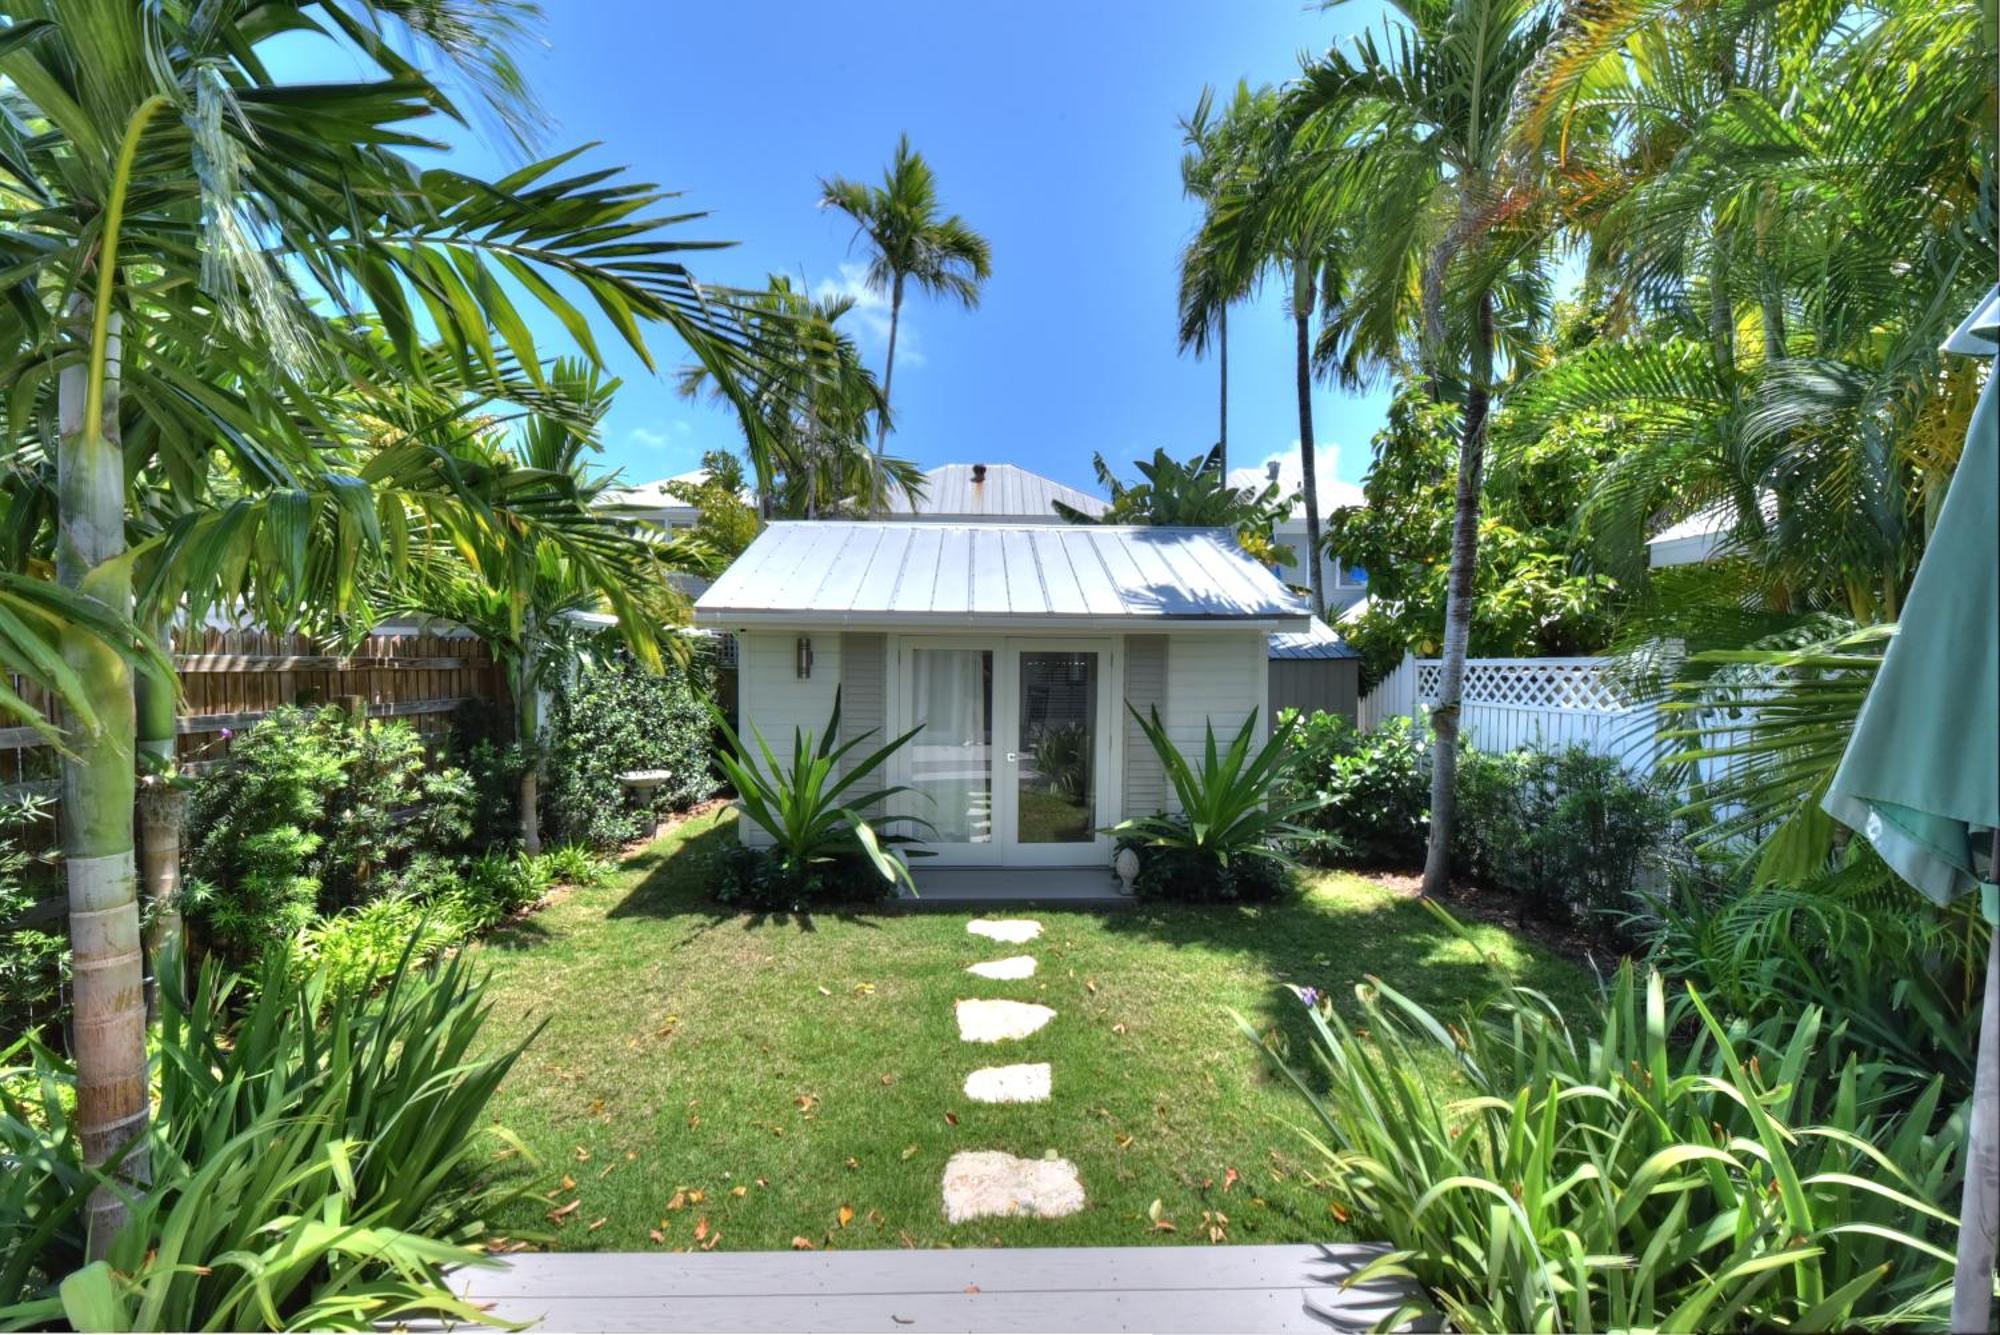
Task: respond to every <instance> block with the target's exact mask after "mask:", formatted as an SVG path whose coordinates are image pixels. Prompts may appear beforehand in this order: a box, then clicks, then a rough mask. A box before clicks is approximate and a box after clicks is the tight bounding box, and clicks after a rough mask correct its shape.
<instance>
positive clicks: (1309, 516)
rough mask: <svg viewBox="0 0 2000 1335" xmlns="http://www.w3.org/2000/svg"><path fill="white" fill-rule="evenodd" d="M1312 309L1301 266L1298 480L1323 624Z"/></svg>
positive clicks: (1310, 582)
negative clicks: (1315, 445) (1302, 498)
mask: <svg viewBox="0 0 2000 1335" xmlns="http://www.w3.org/2000/svg"><path fill="white" fill-rule="evenodd" d="M1312 307H1313V280H1312V270H1311V269H1309V268H1308V267H1307V266H1306V265H1304V264H1302V263H1301V264H1294V265H1293V266H1292V334H1293V341H1294V344H1295V351H1296V352H1297V361H1298V366H1297V368H1296V369H1297V377H1298V390H1299V480H1300V483H1301V484H1302V485H1301V490H1303V491H1304V493H1305V502H1306V551H1305V558H1306V588H1307V589H1308V590H1310V591H1311V595H1312V613H1313V615H1314V616H1316V617H1319V618H1321V619H1322V620H1324V619H1325V617H1326V579H1325V571H1324V570H1323V569H1322V568H1321V563H1320V555H1319V463H1318V460H1316V459H1315V458H1314V457H1313V456H1314V454H1315V453H1316V450H1315V447H1314V445H1313V405H1312V329H1311V324H1312ZM1225 476H1227V475H1226V474H1225Z"/></svg>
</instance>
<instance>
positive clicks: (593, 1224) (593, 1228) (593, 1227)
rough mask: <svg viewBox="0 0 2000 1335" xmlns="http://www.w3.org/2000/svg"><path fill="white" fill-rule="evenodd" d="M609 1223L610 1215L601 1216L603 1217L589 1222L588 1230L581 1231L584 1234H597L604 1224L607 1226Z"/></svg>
mask: <svg viewBox="0 0 2000 1335" xmlns="http://www.w3.org/2000/svg"><path fill="white" fill-rule="evenodd" d="M610 1222H611V1216H610V1215H603V1216H600V1217H599V1218H596V1219H593V1220H591V1221H590V1227H589V1228H586V1229H585V1230H583V1231H584V1232H586V1233H595V1232H597V1230H598V1229H600V1228H603V1227H604V1226H605V1225H606V1224H608V1223H610Z"/></svg>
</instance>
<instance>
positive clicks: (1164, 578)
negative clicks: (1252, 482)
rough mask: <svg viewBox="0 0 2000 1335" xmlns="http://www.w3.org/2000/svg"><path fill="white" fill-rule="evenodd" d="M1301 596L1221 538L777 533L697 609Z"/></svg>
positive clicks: (1017, 619) (1173, 617) (983, 607)
mask: <svg viewBox="0 0 2000 1335" xmlns="http://www.w3.org/2000/svg"><path fill="white" fill-rule="evenodd" d="M1307 615H1308V613H1307V610H1306V605H1305V603H1304V601H1303V600H1301V599H1300V598H1299V597H1298V595H1296V594H1294V593H1292V592H1291V591H1290V590H1289V589H1287V588H1286V587H1285V586H1284V585H1282V584H1280V583H1279V582H1278V578H1277V576H1275V575H1273V574H1272V573H1271V572H1270V571H1269V570H1267V569H1265V568H1264V567H1263V566H1261V565H1259V564H1257V562H1256V561H1254V560H1252V559H1251V558H1250V557H1249V556H1248V555H1247V554H1245V552H1244V551H1243V549H1242V548H1241V547H1239V546H1238V545H1237V544H1236V539H1235V536H1234V535H1233V534H1231V533H1230V532H1229V531H1228V530H1226V529H1206V528H1136V527H1132V528H1128V527H1107V526H1100V525H1092V524H1076V525H1067V524H1065V525H1049V524H961V525H945V524H936V523H924V522H921V521H916V522H912V521H908V520H904V521H900V522H896V521H891V522H885V523H863V522H858V521H847V520H840V521H832V520H829V521H820V522H789V523H777V524H772V525H771V526H770V527H769V528H767V529H765V530H764V531H763V532H762V533H760V534H759V535H758V536H757V540H756V541H755V542H753V543H751V544H750V547H749V549H748V550H747V551H745V552H744V553H743V555H741V556H739V557H737V558H736V560H735V561H734V562H733V563H732V564H731V565H730V567H729V569H727V570H726V571H724V572H723V573H722V577H721V578H720V579H718V580H716V581H715V584H714V586H713V587H712V588H710V589H709V590H708V592H707V593H704V594H703V595H702V596H701V598H700V599H699V600H698V601H697V602H696V603H695V616H696V619H697V620H698V621H700V622H701V623H702V624H704V625H714V626H737V625H744V624H755V623H757V622H784V623H790V624H807V623H818V624H828V623H833V624H842V625H846V624H861V623H868V624H888V625H894V624H927V625H956V626H970V625H979V626H985V625H989V624H991V623H993V622H995V621H1009V622H1013V623H1017V624H1020V623H1042V624H1047V623H1051V622H1055V623H1075V624H1083V623H1091V622H1099V623H1110V622H1119V623H1128V624H1129V623H1131V622H1134V621H1137V622H1142V623H1163V622H1189V621H1193V622H1203V621H1206V622H1216V621H1264V622H1275V623H1280V624H1282V625H1283V627H1284V628H1287V629H1290V628H1292V627H1298V628H1300V629H1303V628H1304V626H1305V622H1306V617H1307Z"/></svg>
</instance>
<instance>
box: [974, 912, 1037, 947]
mask: <svg viewBox="0 0 2000 1335" xmlns="http://www.w3.org/2000/svg"><path fill="white" fill-rule="evenodd" d="M965 930H966V931H968V932H971V933H972V934H973V935H974V936H987V937H991V938H993V939H994V940H995V941H1005V942H1006V943H1007V944H1008V945H1011V946H1018V945H1021V944H1022V943H1024V942H1028V941H1032V940H1034V939H1035V938H1036V937H1038V936H1040V935H1041V934H1042V925H1041V924H1040V923H1038V922H1036V921H1035V920H1034V919H1032V918H974V919H973V920H972V921H971V922H969V923H967V924H965Z"/></svg>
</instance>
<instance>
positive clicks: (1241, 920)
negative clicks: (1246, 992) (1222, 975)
mask: <svg viewBox="0 0 2000 1335" xmlns="http://www.w3.org/2000/svg"><path fill="white" fill-rule="evenodd" d="M1301 879H1302V883H1303V885H1304V887H1305V888H1304V889H1303V890H1302V891H1301V892H1300V893H1298V894H1296V895H1294V896H1292V897H1290V898H1287V899H1284V900H1279V901H1274V902H1271V903H1264V904H1172V903H1146V904H1140V905H1137V906H1135V907H1133V908H1132V909H1130V910H1129V911H1126V912H1123V913H1117V914H1108V915H1106V917H1105V924H1106V927H1107V929H1108V930H1109V931H1111V932H1113V933H1116V934H1119V935H1135V936H1143V937H1146V938H1148V939H1150V940H1152V941H1155V942H1158V943H1160V944H1163V945H1166V946H1168V947H1171V948H1174V949H1183V948H1187V949H1201V950H1206V951H1211V952H1217V951H1219V952H1223V953H1227V954H1234V955H1237V956H1240V957H1243V958H1244V959H1245V960H1246V962H1248V963H1249V964H1251V966H1252V968H1253V970H1254V971H1255V972H1259V973H1263V974H1265V975H1268V977H1269V979H1270V987H1269V988H1268V989H1266V990H1265V991H1264V993H1263V994H1262V996H1261V997H1260V998H1259V999H1258V1000H1257V1002H1256V1003H1255V1005H1254V1007H1253V1008H1250V1009H1244V1010H1243V1011H1242V1014H1243V1017H1244V1019H1246V1020H1248V1021H1249V1022H1250V1023H1251V1024H1252V1025H1253V1026H1254V1027H1255V1028H1257V1029H1258V1030H1259V1031H1260V1032H1263V1033H1269V1032H1271V1031H1272V1030H1274V1029H1275V1030H1276V1031H1277V1032H1278V1033H1280V1034H1282V1035H1283V1040H1284V1042H1285V1044H1286V1045H1288V1046H1289V1048H1290V1051H1291V1053H1292V1054H1293V1058H1294V1064H1295V1065H1297V1064H1298V1060H1297V1059H1299V1058H1302V1057H1303V1056H1304V1054H1305V1050H1306V1049H1305V1046H1304V1045H1305V1044H1306V1042H1307V1040H1308V1037H1309V1034H1310V1026H1309V1024H1308V1022H1307V1020H1306V1016H1305V1011H1304V1007H1303V1006H1302V1005H1301V1003H1300V1002H1299V1000H1298V999H1297V997H1295V996H1294V995H1293V994H1292V993H1291V992H1290V991H1289V990H1287V988H1286V987H1285V984H1292V985H1294V986H1297V987H1311V988H1314V989H1317V990H1318V991H1319V992H1320V993H1321V994H1322V995H1324V996H1328V997H1331V998H1332V1000H1333V1003H1334V1005H1335V1006H1336V1007H1338V1008H1339V1010H1340V1012H1341V1013H1342V1014H1343V1015H1345V1016H1347V1017H1348V1018H1349V1019H1350V1020H1351V1021H1359V1020H1360V1018H1361V1015H1362V1011H1361V1007H1360V1004H1359V1003H1358V1002H1357V1001H1356V1000H1355V996H1354V989H1355V986H1356V985H1357V984H1360V983H1363V982H1365V981H1367V980H1368V979H1369V978H1379V979H1381V980H1382V981H1383V982H1385V983H1387V984H1388V985H1389V986H1391V987H1393V988H1395V989H1396V990H1397V991H1398V992H1401V993H1403V994H1404V995H1405V996H1407V997H1409V998H1410V999H1411V1000H1413V1001H1415V1002H1417V1003H1418V1004H1420V1005H1422V1006H1424V1007H1426V1008H1427V1009H1429V1010H1431V1011H1432V1012H1433V1013H1434V1014H1436V1015H1438V1016H1439V1018H1441V1019H1447V1020H1449V1019H1454V1018H1456V1017H1457V1015H1458V1014H1459V1012H1460V1011H1461V1010H1462V1009H1463V1008H1464V1007H1465V1006H1467V1005H1470V1004H1473V1003H1476V1002H1478V1001H1481V1000H1483V999H1485V998H1487V997H1489V996H1492V995H1494V994H1495V993H1497V992H1499V991H1500V990H1501V989H1502V988H1503V987H1505V986H1506V985H1507V984H1508V983H1510V982H1511V983H1513V984H1516V985H1522V986H1527V987H1533V988H1539V989H1542V990H1544V991H1548V992H1550V993H1551V994H1552V995H1558V996H1560V995H1562V994H1563V992H1564V991H1565V989H1567V990H1568V991H1569V992H1571V993H1572V994H1573V993H1574V991H1575V989H1576V988H1577V987H1578V986H1579V985H1583V984H1584V979H1585V976H1584V974H1583V973H1582V971H1581V970H1579V969H1578V968H1577V967H1576V966H1575V965H1573V964H1571V963H1570V962H1568V961H1566V960H1563V959H1561V958H1559V957H1557V956H1555V955H1554V954H1552V953H1551V952H1549V951H1548V950H1547V949H1546V948H1544V947H1543V946H1541V945H1539V944H1537V943H1536V942H1534V941H1533V940H1531V939H1529V938H1526V937H1523V936H1520V935H1519V934H1516V933H1513V932H1511V931H1508V930H1507V929H1505V928H1501V927H1497V926H1495V925H1493V924H1488V923H1473V922H1466V923H1465V924H1464V925H1465V926H1466V927H1468V928H1469V929H1471V930H1472V931H1473V932H1474V933H1475V936H1476V938H1477V940H1478V942H1479V945H1478V946H1476V947H1475V946H1474V945H1473V944H1471V943H1469V942H1468V941H1466V940H1465V939H1464V938H1462V937H1461V936H1460V935H1459V934H1458V933H1457V932H1456V931H1454V930H1453V929H1452V927H1451V926H1450V925H1449V924H1447V923H1445V922H1444V921H1442V920H1440V919H1439V918H1438V917H1437V915H1436V914H1434V913H1432V912H1431V911H1430V910H1429V909H1428V908H1426V907H1425V905H1424V903H1423V902H1422V901H1421V900H1419V899H1417V898H1416V897H1415V896H1413V895H1410V894H1407V893H1403V892H1400V891H1398V890H1395V889H1392V888H1389V887H1385V886H1381V885H1377V884H1374V883H1370V882H1367V881H1365V880H1363V879H1362V878H1359V877H1355V876H1351V875H1346V874H1343V873H1330V872H1325V871H1319V870H1308V871H1306V872H1305V873H1303V875H1302V878H1301ZM1443 907H1444V909H1445V910H1446V912H1450V911H1451V905H1450V904H1449V903H1446V904H1444V905H1443ZM1461 921H1463V920H1462V919H1461Z"/></svg>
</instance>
